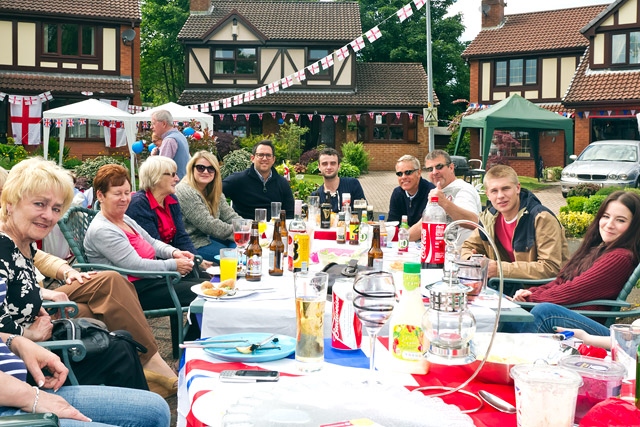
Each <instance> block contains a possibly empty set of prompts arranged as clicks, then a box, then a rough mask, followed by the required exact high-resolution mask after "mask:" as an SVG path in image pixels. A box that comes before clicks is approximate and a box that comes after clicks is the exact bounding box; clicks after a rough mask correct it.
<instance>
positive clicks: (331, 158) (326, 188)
mask: <svg viewBox="0 0 640 427" xmlns="http://www.w3.org/2000/svg"><path fill="white" fill-rule="evenodd" d="M318 169H320V175H322V179H323V184H322V185H321V186H320V187H318V188H317V189H316V190H315V191H314V192H313V193H311V195H312V196H319V197H320V204H322V203H324V202H325V200H326V193H327V192H328V193H329V202H330V203H331V210H332V211H333V212H340V211H341V210H342V195H343V194H344V193H349V194H350V195H351V209H352V210H353V202H354V200H359V199H366V197H364V191H363V190H362V186H361V185H360V181H358V180H357V179H355V178H340V177H339V176H338V172H339V171H340V156H339V155H338V152H337V151H336V150H334V149H333V148H325V149H324V150H322V151H321V152H320V156H318Z"/></svg>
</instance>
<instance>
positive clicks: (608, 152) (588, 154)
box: [578, 144, 638, 162]
mask: <svg viewBox="0 0 640 427" xmlns="http://www.w3.org/2000/svg"><path fill="white" fill-rule="evenodd" d="M578 160H585V161H586V160H589V161H614V162H636V161H638V149H637V148H636V147H635V146H633V145H614V144H603V145H590V146H588V147H587V148H585V150H584V151H583V152H582V154H580V157H579V158H578Z"/></svg>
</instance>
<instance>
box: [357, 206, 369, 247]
mask: <svg viewBox="0 0 640 427" xmlns="http://www.w3.org/2000/svg"><path fill="white" fill-rule="evenodd" d="M370 229H371V227H370V226H369V219H368V217H367V211H366V209H363V210H362V221H360V243H364V244H368V241H369V236H370V234H369V233H370Z"/></svg>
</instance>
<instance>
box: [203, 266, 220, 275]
mask: <svg viewBox="0 0 640 427" xmlns="http://www.w3.org/2000/svg"><path fill="white" fill-rule="evenodd" d="M205 271H206V272H207V273H208V274H210V275H212V276H219V275H220V266H219V265H214V266H211V267H209V268H207V269H206V270H205Z"/></svg>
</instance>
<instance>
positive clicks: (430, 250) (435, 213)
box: [420, 196, 447, 268]
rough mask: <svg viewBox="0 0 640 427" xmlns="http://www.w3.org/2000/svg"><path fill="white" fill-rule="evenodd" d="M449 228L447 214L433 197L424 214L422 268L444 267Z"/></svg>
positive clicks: (421, 236)
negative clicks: (447, 230) (446, 229)
mask: <svg viewBox="0 0 640 427" xmlns="http://www.w3.org/2000/svg"><path fill="white" fill-rule="evenodd" d="M446 227H447V213H446V212H445V211H444V209H442V207H441V206H440V205H439V204H438V197H436V196H433V197H431V200H430V201H429V203H427V206H426V207H425V208H424V212H423V213H422V232H421V233H420V242H421V243H422V252H421V255H420V262H421V263H422V268H442V267H444V250H445V241H444V229H445V228H446Z"/></svg>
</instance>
